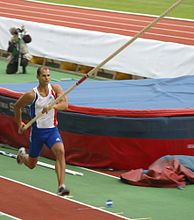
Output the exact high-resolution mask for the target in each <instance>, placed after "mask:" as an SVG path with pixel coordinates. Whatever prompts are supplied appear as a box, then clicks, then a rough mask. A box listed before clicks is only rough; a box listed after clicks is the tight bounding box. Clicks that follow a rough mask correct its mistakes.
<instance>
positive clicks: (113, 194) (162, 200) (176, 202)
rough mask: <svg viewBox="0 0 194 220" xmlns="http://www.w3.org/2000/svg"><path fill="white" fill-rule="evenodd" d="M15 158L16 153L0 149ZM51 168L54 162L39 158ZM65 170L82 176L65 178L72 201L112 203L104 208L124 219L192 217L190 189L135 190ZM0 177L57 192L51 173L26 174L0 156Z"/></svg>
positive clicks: (93, 175) (108, 179)
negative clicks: (120, 215) (110, 201)
mask: <svg viewBox="0 0 194 220" xmlns="http://www.w3.org/2000/svg"><path fill="white" fill-rule="evenodd" d="M0 150H4V151H9V152H11V153H15V154H16V150H12V149H9V148H4V147H3V148H2V147H0ZM42 161H44V162H47V163H50V164H53V162H54V161H52V160H49V159H45V158H42ZM67 169H70V170H75V171H78V172H82V173H83V174H84V176H73V175H70V174H66V179H65V180H66V185H67V186H68V187H69V188H70V189H71V195H72V196H73V199H74V200H77V201H81V202H83V203H86V204H89V205H93V206H95V207H105V203H106V200H108V199H111V200H113V207H112V208H104V209H105V210H108V211H111V212H114V213H124V214H122V215H123V216H125V217H128V218H139V217H150V219H152V220H175V219H176V220H191V219H193V216H194V210H193V206H194V199H193V198H194V186H193V185H189V186H186V188H185V189H184V190H179V189H176V188H173V189H169V188H154V187H136V186H131V185H127V184H124V183H122V182H121V181H120V180H119V179H116V178H113V177H109V176H105V175H102V174H100V173H96V172H92V171H89V170H84V169H82V168H80V167H76V166H71V165H68V166H67ZM0 175H2V176H5V177H8V178H11V179H14V180H17V181H21V182H24V183H26V184H29V185H33V186H35V187H38V188H41V189H44V190H47V191H50V192H53V193H55V192H56V190H57V188H56V186H57V182H56V176H55V172H54V170H51V169H48V168H44V167H40V166H38V167H36V169H34V170H29V169H28V168H26V167H25V166H23V165H17V164H16V160H15V159H13V158H9V157H5V156H2V155H0Z"/></svg>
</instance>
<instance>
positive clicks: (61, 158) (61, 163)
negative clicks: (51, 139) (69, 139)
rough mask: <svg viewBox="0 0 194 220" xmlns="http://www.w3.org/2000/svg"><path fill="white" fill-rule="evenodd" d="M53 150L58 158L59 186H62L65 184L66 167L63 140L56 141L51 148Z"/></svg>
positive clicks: (56, 169)
mask: <svg viewBox="0 0 194 220" xmlns="http://www.w3.org/2000/svg"><path fill="white" fill-rule="evenodd" d="M51 150H52V152H53V153H54V155H55V158H56V163H55V171H56V174H57V180H58V186H61V185H63V184H64V177H65V168H66V163H65V150H64V145H63V143H61V142H56V143H55V144H54V145H53V147H52V148H51Z"/></svg>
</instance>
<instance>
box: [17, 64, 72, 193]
mask: <svg viewBox="0 0 194 220" xmlns="http://www.w3.org/2000/svg"><path fill="white" fill-rule="evenodd" d="M37 79H38V81H39V83H38V85H37V87H35V88H33V90H31V91H29V92H26V93H25V94H24V95H23V96H21V97H20V98H19V99H18V100H17V102H16V104H15V106H14V110H15V120H16V122H17V124H18V133H19V134H22V133H23V132H24V126H25V124H24V122H22V109H23V108H24V107H25V106H26V105H30V111H31V117H32V118H34V117H35V116H36V115H37V114H39V113H40V112H42V113H43V115H42V116H41V117H39V118H38V119H37V120H36V122H35V123H34V124H33V125H32V129H31V134H30V146H29V154H27V153H26V151H25V148H20V149H19V151H18V154H17V162H18V164H23V163H24V164H25V165H26V166H27V167H29V168H30V169H33V168H34V167H35V166H36V164H37V162H38V157H39V155H40V153H41V150H42V147H43V145H44V144H45V145H46V146H47V147H48V148H49V149H51V151H52V152H53V154H54V155H55V158H56V163H55V171H56V174H57V179H58V191H57V194H58V195H60V196H64V195H68V194H69V193H70V191H69V190H68V189H67V188H66V186H65V185H64V176H65V167H66V163H65V157H64V153H65V150H64V145H63V142H62V139H61V137H60V134H59V131H58V128H57V124H58V122H57V118H56V111H57V110H65V109H67V108H68V103H67V99H66V97H64V98H62V99H61V101H60V102H58V103H56V104H55V105H54V106H53V108H52V109H49V105H50V104H51V103H52V102H53V101H54V100H55V99H56V98H57V97H58V96H60V95H61V94H62V93H63V92H62V88H61V86H60V85H58V84H53V85H51V84H50V79H51V77H50V71H49V68H47V67H39V68H38V70H37Z"/></svg>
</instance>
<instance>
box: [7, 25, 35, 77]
mask: <svg viewBox="0 0 194 220" xmlns="http://www.w3.org/2000/svg"><path fill="white" fill-rule="evenodd" d="M9 32H10V34H11V35H12V37H11V39H10V41H9V46H8V49H7V51H8V52H9V53H10V56H9V57H8V64H7V68H6V73H7V74H14V73H16V72H17V71H18V70H19V68H20V66H21V67H22V73H26V67H27V65H28V62H29V61H30V60H31V58H32V56H31V55H30V54H29V51H28V46H27V45H26V44H28V43H30V42H31V41H32V38H31V36H30V35H29V34H28V33H27V32H26V30H25V28H24V26H22V27H21V28H15V27H12V28H10V30H9Z"/></svg>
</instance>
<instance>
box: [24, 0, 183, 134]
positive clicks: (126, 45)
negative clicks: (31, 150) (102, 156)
mask: <svg viewBox="0 0 194 220" xmlns="http://www.w3.org/2000/svg"><path fill="white" fill-rule="evenodd" d="M182 1H183V0H178V1H176V2H175V3H174V4H173V5H171V6H170V7H169V8H168V9H166V10H165V11H164V12H163V13H162V14H161V15H160V16H159V17H157V18H156V19H155V20H153V21H152V22H151V23H150V24H148V25H147V26H146V27H144V28H143V29H142V30H141V31H140V32H138V33H137V34H136V35H135V36H134V37H133V38H131V39H130V40H129V41H127V42H126V43H125V44H124V45H123V46H122V47H120V48H119V49H117V50H116V51H115V52H114V53H112V54H111V55H110V56H109V57H107V58H106V59H105V60H103V61H102V62H101V63H100V64H98V65H97V66H96V67H95V68H93V69H92V70H91V71H89V72H88V73H87V74H86V75H84V76H83V77H82V78H81V79H80V80H78V81H77V82H76V83H75V84H73V85H72V86H71V87H69V88H68V89H67V90H66V91H64V92H63V94H61V95H60V96H59V97H58V98H57V99H56V100H55V101H54V102H53V103H51V104H50V105H49V106H48V107H49V108H50V109H52V108H53V106H54V105H55V104H56V103H58V102H60V101H61V99H62V98H63V97H64V96H65V95H67V94H68V93H69V92H71V91H72V90H73V89H74V88H75V87H77V86H78V85H79V84H81V83H82V82H83V81H85V80H86V79H87V78H88V77H89V76H92V75H93V74H94V73H95V72H96V71H98V70H99V69H100V68H101V67H102V66H103V65H104V64H106V63H107V62H109V61H110V60H111V59H112V58H114V57H115V56H116V55H117V54H119V53H120V52H121V51H123V50H124V49H125V48H126V47H128V46H129V45H130V44H132V43H133V42H134V41H135V40H136V39H137V38H139V37H141V36H142V35H143V34H144V33H145V32H146V31H148V30H149V29H150V28H151V27H153V26H154V25H155V24H156V23H158V22H159V21H160V20H161V19H162V18H163V17H165V16H166V15H167V14H168V13H170V12H171V11H172V10H174V9H175V8H176V7H177V6H178V5H179V4H180V3H181V2H182ZM42 115H43V113H41V112H40V113H39V114H37V115H36V117H34V118H33V119H31V120H30V121H29V122H28V123H27V124H26V125H25V126H24V127H23V130H26V129H28V128H29V127H30V126H31V125H32V124H33V123H34V122H35V121H36V120H37V119H38V118H40V117H41V116H42Z"/></svg>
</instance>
